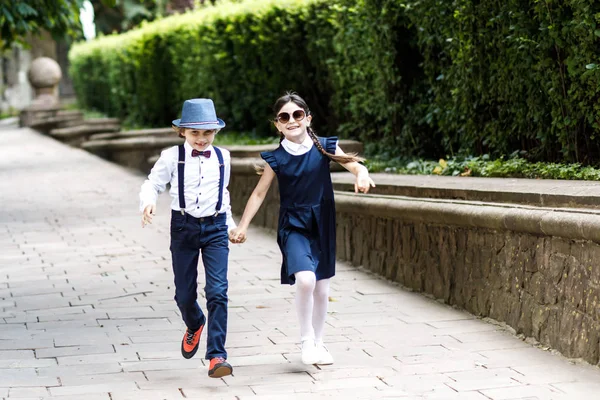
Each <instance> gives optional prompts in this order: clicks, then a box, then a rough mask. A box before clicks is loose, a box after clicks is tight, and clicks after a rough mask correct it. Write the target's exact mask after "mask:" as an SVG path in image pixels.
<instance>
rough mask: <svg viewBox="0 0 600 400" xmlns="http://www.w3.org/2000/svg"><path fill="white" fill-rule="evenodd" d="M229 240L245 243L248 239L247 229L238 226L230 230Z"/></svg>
mask: <svg viewBox="0 0 600 400" xmlns="http://www.w3.org/2000/svg"><path fill="white" fill-rule="evenodd" d="M229 241H230V242H231V243H244V242H245V241H246V229H244V228H240V227H239V226H238V227H237V228H235V229H232V230H231V231H229Z"/></svg>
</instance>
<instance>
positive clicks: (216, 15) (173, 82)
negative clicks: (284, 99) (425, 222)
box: [70, 0, 600, 165]
mask: <svg viewBox="0 0 600 400" xmlns="http://www.w3.org/2000/svg"><path fill="white" fill-rule="evenodd" d="M598 15H600V3H598V2H594V1H592V0H562V1H560V2H559V1H557V0H545V1H538V2H531V1H522V0H507V1H503V2H497V1H492V0H478V1H474V0H454V1H445V0H406V1H398V0H264V1H260V0H245V1H242V2H237V3H229V2H222V3H220V5H219V6H216V7H207V8H203V9H201V10H199V11H196V12H193V13H189V14H184V15H180V16H173V17H169V18H165V19H163V20H160V21H157V22H154V23H152V24H148V25H146V26H144V27H142V28H140V29H138V30H135V31H131V32H127V33H125V34H123V35H120V36H108V37H104V38H100V39H98V40H96V41H94V42H91V43H84V44H78V45H76V46H74V48H73V50H72V51H71V53H70V59H71V65H72V67H71V75H72V76H73V80H74V83H75V88H76V91H77V94H78V97H79V100H80V101H81V102H82V104H83V105H84V106H87V107H91V108H96V109H99V110H101V111H104V112H107V113H108V114H110V115H113V116H119V117H121V118H127V119H128V120H129V122H130V123H134V124H137V125H151V126H165V125H168V124H169V123H170V121H171V120H172V119H174V118H177V116H178V114H179V112H180V107H181V104H182V102H183V100H185V99H186V98H191V97H211V98H213V99H214V100H215V103H216V106H217V111H218V113H219V114H220V115H222V116H223V118H224V119H225V120H226V122H227V123H228V126H229V127H230V128H231V129H234V130H239V131H247V132H250V133H253V134H258V135H269V134H271V132H272V130H271V129H270V128H269V124H270V122H269V119H270V118H272V111H271V109H270V106H271V104H273V102H274V101H275V99H276V98H277V97H279V96H280V95H281V94H282V93H283V92H284V91H285V90H290V89H292V90H295V91H297V92H298V93H299V94H301V95H302V96H303V97H305V98H306V100H307V101H308V103H309V105H310V106H311V110H312V112H313V114H314V118H315V120H314V125H315V126H316V129H317V131H318V132H319V133H320V134H323V135H333V134H338V135H340V136H342V137H346V138H358V139H360V140H362V141H364V142H365V143H366V146H367V150H368V151H369V152H370V153H372V154H380V155H383V156H384V157H388V158H389V157H394V156H398V155H403V156H418V157H430V158H436V159H437V158H440V157H445V156H447V155H448V156H454V155H458V156H464V155H466V154H472V155H478V154H479V155H481V154H490V155H491V156H492V157H497V156H500V155H502V154H510V153H512V152H513V151H515V150H523V151H524V154H525V155H526V156H527V157H528V158H529V159H531V160H547V161H562V162H579V163H582V164H584V165H587V164H596V163H598V162H599V161H600V145H599V144H598V141H597V140H596V136H597V135H598V134H599V133H600V103H599V100H600V98H599V97H600V96H599V94H600V60H599V59H598V49H599V44H600V43H599V41H600V28H598V26H597V25H598V20H599V19H600V17H598Z"/></svg>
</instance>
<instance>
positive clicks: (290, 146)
mask: <svg viewBox="0 0 600 400" xmlns="http://www.w3.org/2000/svg"><path fill="white" fill-rule="evenodd" d="M281 145H282V146H283V147H284V148H285V149H287V150H289V151H290V152H291V153H298V152H306V150H310V149H311V148H312V147H313V145H314V143H313V141H312V139H311V138H310V135H308V134H307V135H306V137H305V138H304V140H303V141H302V143H294V142H292V141H289V140H287V139H285V138H284V139H283V140H282V141H281Z"/></svg>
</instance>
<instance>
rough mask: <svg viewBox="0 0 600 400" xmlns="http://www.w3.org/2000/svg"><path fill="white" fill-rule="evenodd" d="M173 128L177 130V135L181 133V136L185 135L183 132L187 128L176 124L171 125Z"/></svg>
mask: <svg viewBox="0 0 600 400" xmlns="http://www.w3.org/2000/svg"><path fill="white" fill-rule="evenodd" d="M171 128H173V130H174V131H175V132H177V135H179V137H181V138H182V137H185V136H183V132H185V128H180V127H179V126H175V125H171Z"/></svg>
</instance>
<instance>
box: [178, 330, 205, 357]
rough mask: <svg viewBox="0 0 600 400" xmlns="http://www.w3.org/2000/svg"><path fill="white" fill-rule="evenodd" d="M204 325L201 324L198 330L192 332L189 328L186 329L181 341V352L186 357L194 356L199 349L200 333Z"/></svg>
mask: <svg viewBox="0 0 600 400" xmlns="http://www.w3.org/2000/svg"><path fill="white" fill-rule="evenodd" d="M203 328H204V325H202V326H200V329H198V330H197V331H196V332H192V331H190V330H189V329H186V330H185V335H183V340H182V341H181V354H182V355H183V357H184V358H192V357H194V354H196V352H197V351H198V343H200V335H201V334H202V329H203Z"/></svg>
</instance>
